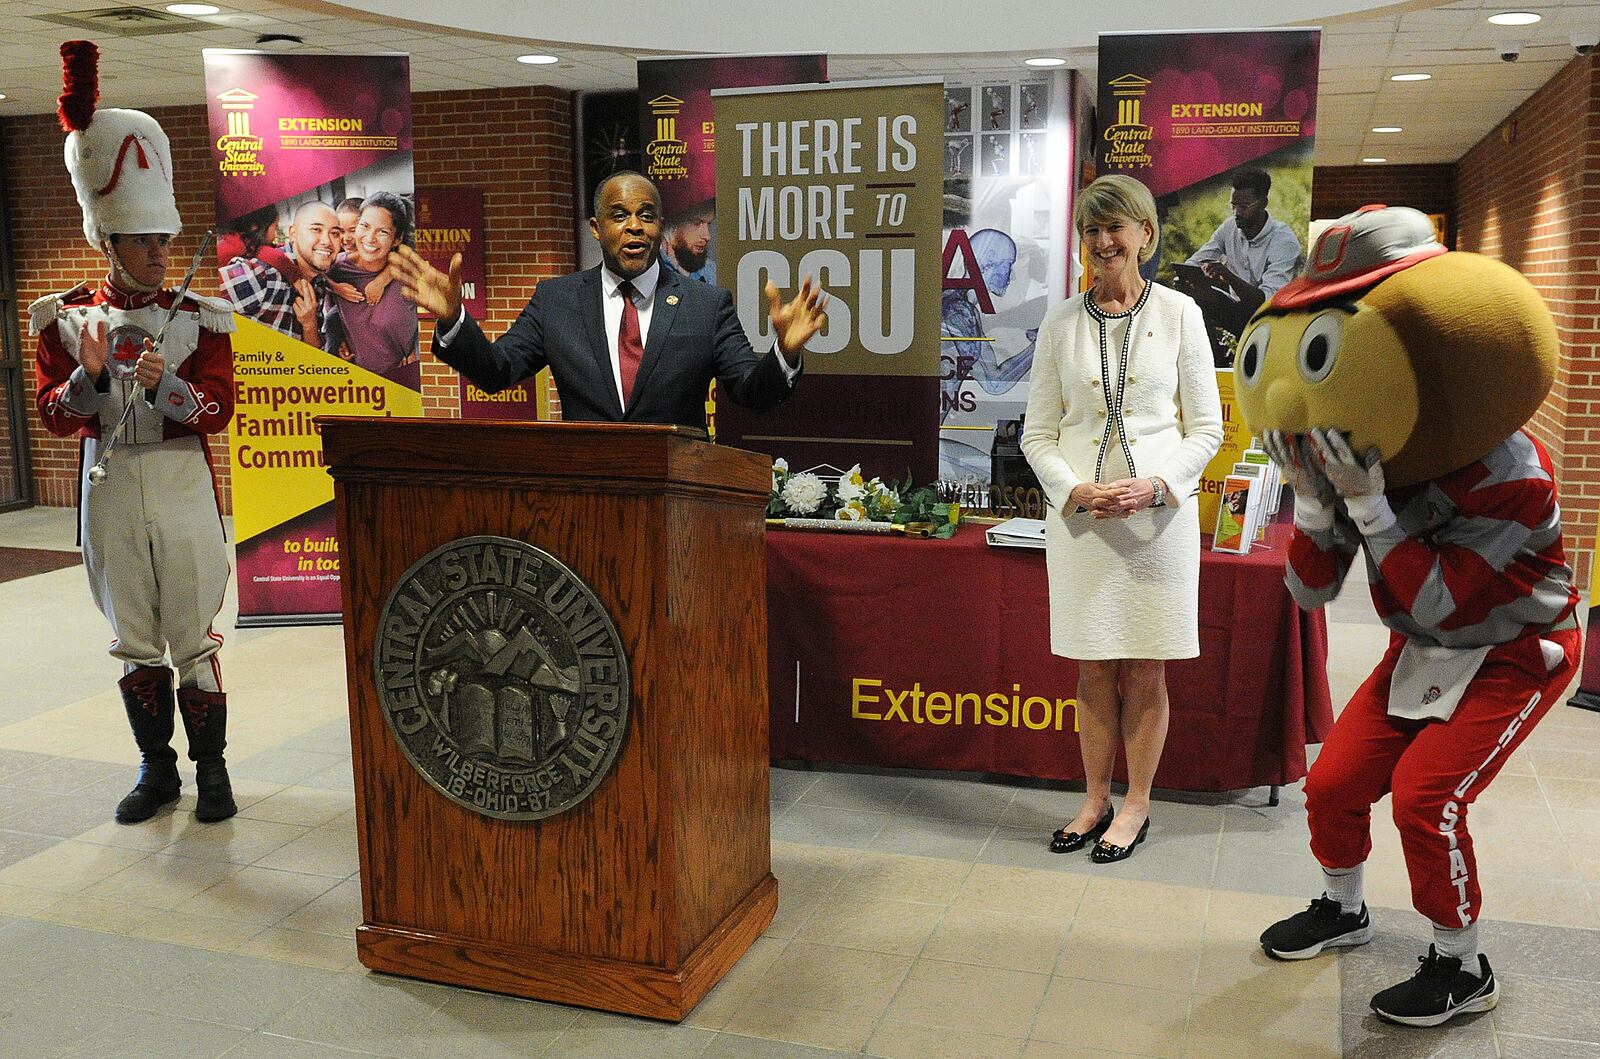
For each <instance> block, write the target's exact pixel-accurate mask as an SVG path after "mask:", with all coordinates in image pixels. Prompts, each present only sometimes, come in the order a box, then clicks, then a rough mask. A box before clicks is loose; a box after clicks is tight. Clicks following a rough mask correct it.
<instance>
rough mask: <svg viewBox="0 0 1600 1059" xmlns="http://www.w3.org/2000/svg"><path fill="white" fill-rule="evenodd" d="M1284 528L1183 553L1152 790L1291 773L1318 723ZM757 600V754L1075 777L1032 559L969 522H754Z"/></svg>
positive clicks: (1254, 782) (1070, 712) (1327, 707)
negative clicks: (946, 534) (759, 572)
mask: <svg viewBox="0 0 1600 1059" xmlns="http://www.w3.org/2000/svg"><path fill="white" fill-rule="evenodd" d="M1289 533H1290V527H1288V526H1274V527H1272V529H1271V530H1270V532H1269V536H1268V541H1267V543H1268V545H1269V546H1270V547H1268V548H1261V547H1259V546H1258V547H1257V548H1256V549H1254V550H1252V552H1251V553H1250V554H1249V555H1245V556H1238V555H1225V554H1221V553H1213V552H1211V551H1203V552H1202V553H1201V554H1202V558H1201V563H1200V657H1199V658H1196V659H1190V660H1187V661H1181V662H1172V663H1170V664H1169V665H1168V667H1167V683H1168V687H1169V688H1170V691H1171V697H1172V727H1171V732H1170V735H1169V736H1168V739H1167V749H1166V753H1165V754H1164V755H1163V756H1162V759H1161V768H1160V769H1159V771H1157V773H1156V786H1158V787H1165V788H1168V789H1177V790H1191V791H1221V790H1236V789H1240V788H1245V787H1259V786H1269V785H1280V784H1285V783H1292V782H1294V781H1295V780H1298V779H1300V778H1301V777H1303V776H1304V775H1305V774H1306V744H1308V743H1318V742H1321V741H1322V738H1323V736H1324V735H1325V734H1326V733H1327V731H1328V729H1329V728H1330V727H1332V725H1333V710H1332V704H1331V702H1330V699H1329V694H1328V677H1327V666H1326V664H1327V656H1328V641H1327V625H1326V623H1325V620H1324V618H1323V615H1322V613H1321V612H1320V611H1318V612H1316V613H1312V614H1307V613H1305V612H1303V611H1301V610H1300V608H1299V607H1297V606H1296V605H1295V602H1294V600H1293V598H1291V597H1290V595H1289V592H1288V589H1287V588H1286V587H1285V586H1284V583H1283V567H1284V553H1285V549H1286V548H1287V545H1288V539H1289ZM767 607H768V646H767V662H768V667H769V671H768V685H769V687H770V690H771V699H772V757H773V759H774V760H785V759H799V760H801V761H807V762H817V763H823V762H826V763H833V764H851V765H882V766H892V767H900V768H923V769H949V770H956V771H966V772H992V773H1002V774H1007V775H1013V776H1035V777H1040V778H1046V779H1060V780H1081V779H1082V778H1083V763H1082V760H1081V759H1080V757H1079V753H1078V737H1077V734H1076V731H1075V723H1074V722H1075V709H1076V703H1075V698H1076V689H1077V667H1076V666H1075V665H1074V664H1073V663H1072V662H1070V661H1068V660H1066V659H1064V658H1057V657H1056V656H1055V655H1052V654H1051V653H1050V634H1049V604H1048V600H1047V590H1046V584H1045V569H1044V553H1043V552H1042V551H1030V550H1023V549H1014V548H991V547H989V546H988V544H987V543H986V542H985V540H984V535H983V532H982V530H981V529H980V528H977V527H971V526H968V527H963V528H962V531H961V532H960V533H958V534H957V535H956V536H955V537H954V538H953V539H951V540H948V541H938V540H933V541H921V540H905V539H903V538H898V537H876V536H870V537H869V536H856V535H847V534H843V533H840V534H832V533H802V532H793V531H783V530H770V531H768V533H767ZM1108 620H1114V618H1112V617H1108ZM1117 777H1118V779H1124V778H1125V774H1124V771H1123V762H1122V760H1121V758H1120V756H1119V758H1118V763H1117Z"/></svg>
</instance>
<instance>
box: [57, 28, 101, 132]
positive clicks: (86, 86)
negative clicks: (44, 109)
mask: <svg viewBox="0 0 1600 1059" xmlns="http://www.w3.org/2000/svg"><path fill="white" fill-rule="evenodd" d="M61 87H62V88H63V89H64V90H65V91H63V92H62V93H61V95H60V96H58V97H57V98H56V113H57V114H59V115H60V116H61V128H62V129H63V130H65V131H67V132H81V131H82V130H84V129H87V128H88V127H89V122H90V121H92V120H94V105H95V103H96V102H97V101H98V100H99V99H100V49H99V48H97V47H95V44H94V41H90V40H69V41H67V42H66V43H65V44H63V45H61Z"/></svg>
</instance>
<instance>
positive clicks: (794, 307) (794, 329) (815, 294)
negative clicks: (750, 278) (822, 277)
mask: <svg viewBox="0 0 1600 1059" xmlns="http://www.w3.org/2000/svg"><path fill="white" fill-rule="evenodd" d="M766 294H767V312H768V313H769V314H770V315H771V317H772V329H773V332H774V333H775V334H776V335H777V336H778V353H779V354H780V355H781V356H782V357H783V359H784V360H786V361H788V363H789V366H790V367H794V365H795V364H796V363H797V362H798V361H799V360H800V351H801V350H802V349H804V348H805V344H806V343H807V342H809V341H811V336H812V335H815V334H816V333H817V332H818V331H820V330H822V325H823V324H825V323H827V322H828V296H827V295H826V294H823V293H822V288H821V287H820V286H813V285H812V283H811V277H810V276H807V277H806V278H805V280H804V281H803V282H802V283H801V284H800V291H799V293H797V294H796V295H795V296H794V297H793V298H791V299H790V300H789V301H788V302H787V303H786V304H779V301H778V288H777V287H775V286H773V285H772V284H771V283H770V282H769V283H768V284H767V290H766Z"/></svg>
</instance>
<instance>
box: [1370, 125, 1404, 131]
mask: <svg viewBox="0 0 1600 1059" xmlns="http://www.w3.org/2000/svg"><path fill="white" fill-rule="evenodd" d="M1372 131H1373V132H1403V131H1405V130H1403V129H1401V128H1400V126H1398V125H1379V126H1378V127H1377V128H1375V129H1373V130H1372Z"/></svg>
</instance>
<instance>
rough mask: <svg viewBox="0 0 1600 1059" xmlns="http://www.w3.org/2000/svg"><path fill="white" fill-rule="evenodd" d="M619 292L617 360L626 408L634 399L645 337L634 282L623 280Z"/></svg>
mask: <svg viewBox="0 0 1600 1059" xmlns="http://www.w3.org/2000/svg"><path fill="white" fill-rule="evenodd" d="M617 293H618V294H620V295H622V326H621V327H620V328H619V329H618V330H617V362H618V364H619V366H620V367H621V369H622V406H623V407H624V408H626V407H627V406H628V402H629V401H630V400H632V399H633V380H634V379H636V378H638V376H639V362H640V361H641V360H643V359H644V339H643V337H641V336H640V334H639V308H638V306H636V305H634V304H633V284H632V283H631V282H629V281H627V280H623V281H622V282H621V283H619V284H617Z"/></svg>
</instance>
